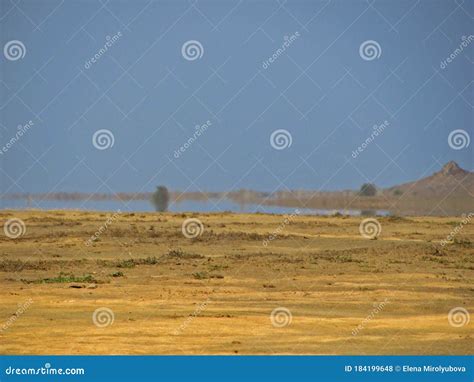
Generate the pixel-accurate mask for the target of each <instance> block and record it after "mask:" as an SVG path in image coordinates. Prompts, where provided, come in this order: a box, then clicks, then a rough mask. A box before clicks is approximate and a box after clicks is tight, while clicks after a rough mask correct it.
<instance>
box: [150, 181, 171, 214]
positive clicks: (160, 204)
mask: <svg viewBox="0 0 474 382" xmlns="http://www.w3.org/2000/svg"><path fill="white" fill-rule="evenodd" d="M169 201H170V194H169V192H168V189H167V188H166V187H165V186H158V187H156V191H155V192H154V193H153V195H152V196H151V203H152V204H153V206H154V207H155V210H156V211H158V212H164V211H166V210H168V204H169Z"/></svg>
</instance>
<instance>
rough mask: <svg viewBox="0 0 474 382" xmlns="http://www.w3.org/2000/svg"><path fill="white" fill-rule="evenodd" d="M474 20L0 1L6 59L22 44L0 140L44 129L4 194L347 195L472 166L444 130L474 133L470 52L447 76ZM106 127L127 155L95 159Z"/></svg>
mask: <svg viewBox="0 0 474 382" xmlns="http://www.w3.org/2000/svg"><path fill="white" fill-rule="evenodd" d="M472 16H474V3H473V2H470V1H465V2H464V3H462V2H461V1H458V2H454V1H432V0H421V1H412V0H410V1H380V0H376V1H372V2H367V1H355V0H347V1H335V0H333V1H328V0H327V1H286V2H284V1H280V2H276V1H259V2H256V1H252V2H250V1H160V2H155V1H113V0H112V1H105V0H103V1H102V2H100V1H84V0H83V1H64V2H62V1H60V0H59V1H56V0H54V1H49V0H48V1H42V0H37V1H24V0H20V1H18V2H15V3H14V2H10V1H6V0H0V20H1V21H0V28H1V33H0V36H1V40H0V43H1V44H2V51H3V50H4V49H3V47H5V46H6V45H7V44H8V43H9V42H10V41H20V42H21V43H22V44H23V46H24V52H23V53H24V56H23V54H21V57H19V58H18V57H13V58H14V59H12V57H11V56H10V58H8V57H7V56H8V54H5V52H3V55H1V56H0V80H1V82H0V105H1V108H0V122H1V126H0V131H1V146H4V145H6V143H7V142H9V141H10V140H11V139H12V138H13V137H15V136H16V134H17V131H18V128H17V126H18V125H20V124H21V125H24V124H26V123H27V122H28V121H30V120H31V121H32V122H33V125H32V126H31V127H30V128H29V129H28V131H27V132H26V133H25V134H23V135H22V136H21V137H20V138H19V139H18V140H16V141H15V142H14V144H13V145H11V147H9V148H8V149H7V151H6V152H5V150H4V151H3V154H1V155H0V167H1V172H0V180H1V188H0V190H1V192H2V193H5V192H8V193H10V192H58V191H82V192H117V191H130V192H131V191H151V190H153V189H154V187H155V186H156V185H158V184H164V185H167V186H168V187H169V188H170V189H173V190H182V191H184V190H188V191H198V190H202V191H217V190H233V189H240V188H250V189H257V190H265V191H274V190H278V189H280V190H286V189H322V190H339V189H352V188H358V187H359V186H360V185H361V184H362V183H364V182H366V181H372V182H375V183H376V184H377V185H378V186H381V187H387V186H391V185H394V184H397V183H402V182H407V181H410V180H413V179H417V178H419V177H422V176H426V175H428V174H430V173H432V172H434V171H436V170H438V169H439V168H440V167H441V165H442V164H444V163H445V162H447V161H449V160H455V161H457V162H458V163H459V164H460V165H461V166H462V167H464V168H466V169H469V170H471V171H472V170H473V169H474V164H473V163H474V162H473V147H474V142H473V143H471V144H470V145H469V146H467V147H464V148H462V149H459V150H455V149H453V148H451V147H450V145H449V142H448V136H449V134H450V133H451V132H452V131H453V130H458V129H459V130H464V133H467V135H468V137H469V138H471V137H472V135H473V129H472V126H473V105H474V99H473V83H472V81H473V69H472V62H473V61H474V51H473V47H474V44H473V43H469V44H467V46H466V47H463V49H462V52H461V53H457V54H455V58H453V59H451V62H449V63H448V64H447V65H445V68H441V67H440V65H441V63H442V62H443V61H444V60H446V58H447V57H449V56H450V55H451V54H452V53H453V52H455V50H456V48H459V46H460V44H461V43H462V41H463V40H462V38H463V36H466V37H468V36H470V35H472V34H473V33H474V31H473V28H472ZM119 32H120V33H119ZM114 36H115V37H114ZM291 36H293V37H292V39H291V43H290V44H288V46H287V47H286V48H285V49H284V51H280V53H276V52H277V51H278V49H279V48H281V47H282V45H283V44H284V42H285V37H287V38H290V37H291ZM108 38H110V39H111V40H112V39H113V42H112V43H109V44H110V46H109V47H107V50H106V51H105V52H103V53H99V52H100V50H101V48H103V47H104V45H105V44H106V42H107V41H111V40H108ZM188 41H198V42H199V44H200V46H199V45H195V46H197V49H198V55H197V57H194V56H192V57H187V58H188V59H187V58H186V57H184V56H183V54H182V47H183V44H185V43H186V42H188ZM366 41H374V42H376V44H375V45H374V43H369V45H370V44H372V46H373V47H375V56H367V55H366V56H364V54H362V55H361V52H360V47H361V44H364V42H366ZM201 47H202V49H201ZM21 49H22V47H21V46H20V50H21ZM368 52H369V54H370V51H368ZM96 54H98V57H99V58H97V59H96V60H95V61H96V62H95V63H92V64H89V65H87V64H86V63H87V62H89V63H90V60H91V58H92V57H94V56H95V55H96ZM274 54H275V56H274V57H276V58H275V59H274V60H273V62H272V63H270V64H269V65H266V66H267V67H266V68H264V66H265V65H263V63H264V62H266V61H267V60H268V59H269V58H270V57H272V56H273V55H274ZM363 56H364V57H363ZM96 57H97V56H96ZM16 58H18V59H16ZM189 58H191V59H189ZM194 58H195V59H194ZM87 66H89V67H88V68H87ZM207 121H210V122H211V123H210V125H209V126H208V127H207V129H205V131H204V132H202V134H200V135H199V136H196V134H195V132H196V125H202V124H204V123H206V122H207ZM384 121H388V123H389V124H388V127H386V128H385V129H384V130H383V133H382V134H380V135H378V136H377V137H375V139H374V140H373V141H372V142H371V143H370V144H368V145H367V147H366V148H365V149H364V150H363V152H361V153H360V154H359V155H358V156H357V157H356V158H354V157H353V156H352V152H353V150H356V149H357V147H358V146H360V145H361V144H362V142H364V141H365V140H366V139H367V138H368V137H370V136H371V134H372V131H373V126H374V125H375V124H377V125H380V124H382V123H383V122H384ZM102 129H106V130H109V131H110V133H111V134H112V135H113V146H111V147H109V148H107V149H104V150H99V149H97V148H96V147H95V146H94V144H93V142H92V137H93V136H94V133H96V132H97V131H98V130H102ZM280 129H283V130H286V131H287V132H288V133H289V135H291V145H290V146H289V147H286V148H283V149H281V150H277V149H275V148H274V147H273V146H272V145H271V143H270V136H271V135H272V133H273V132H274V131H275V130H280ZM190 138H192V139H193V141H192V143H191V144H190V146H189V147H187V148H186V149H185V150H184V152H182V155H180V156H179V158H176V157H175V156H174V155H173V153H174V152H175V150H178V149H179V148H180V147H181V146H183V145H184V144H185V142H187V141H188V140H189V139H190ZM4 147H5V146H4Z"/></svg>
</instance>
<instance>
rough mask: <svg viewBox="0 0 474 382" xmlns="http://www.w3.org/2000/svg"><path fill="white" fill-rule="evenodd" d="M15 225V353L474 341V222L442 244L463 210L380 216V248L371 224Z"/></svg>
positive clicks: (125, 216) (403, 347) (55, 216)
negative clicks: (191, 232) (366, 231)
mask: <svg viewBox="0 0 474 382" xmlns="http://www.w3.org/2000/svg"><path fill="white" fill-rule="evenodd" d="M0 217H1V221H2V224H3V223H4V222H6V221H7V220H8V219H12V218H17V219H21V220H22V221H23V222H24V223H25V228H26V231H25V232H24V234H23V235H21V236H20V237H18V238H9V237H7V236H6V235H4V234H3V232H2V235H0V285H1V288H0V301H1V304H0V353H1V354H469V353H470V352H472V347H473V345H474V342H473V338H474V334H473V331H472V329H473V322H472V321H474V318H473V319H472V320H470V322H468V321H469V318H470V317H469V312H470V313H471V315H472V313H473V312H474V299H473V295H474V293H473V292H474V286H473V282H472V281H473V275H474V258H473V255H474V223H473V222H471V223H469V224H465V225H461V227H462V228H461V229H460V231H459V232H458V233H457V234H456V235H455V240H454V242H453V243H450V244H448V245H446V246H444V247H442V246H441V245H440V241H441V240H443V239H445V238H446V237H447V235H449V234H450V232H451V231H453V229H455V227H460V224H461V222H462V219H461V218H460V217H452V218H434V217H426V218H424V217H419V218H398V217H378V218H377V220H378V221H379V223H380V225H381V227H382V231H381V234H380V236H379V237H378V239H377V240H370V239H367V238H364V237H362V236H361V235H360V233H359V224H360V222H361V221H362V220H363V219H364V218H362V217H343V216H339V217H314V216H295V217H291V218H289V219H288V220H285V217H284V216H281V215H263V214H256V215H246V214H230V213H229V214H167V213H165V214H158V213H156V214H155V213H135V214H129V213H119V214H117V215H116V216H115V217H112V214H105V213H88V212H79V211H68V212H65V211H56V212H54V211H53V212H41V211H3V212H2V213H0ZM108 218H109V220H107V219H108ZM189 218H198V219H200V221H201V222H202V223H203V227H204V230H203V232H202V234H201V235H200V236H199V237H197V238H186V237H185V236H184V235H183V233H182V223H183V222H184V221H185V220H186V219H189ZM101 227H102V228H101ZM101 231H103V232H101ZM95 232H99V235H98V236H99V238H98V239H97V240H95V241H94V243H93V244H92V245H90V246H88V245H86V241H87V240H88V239H89V238H90V237H91V235H93V234H94V233H95ZM271 235H273V236H271ZM264 242H265V243H266V245H264ZM461 308H462V309H461ZM453 309H455V310H453ZM463 309H465V310H463ZM450 311H452V313H451V315H450V314H449V312H450ZM94 312H96V313H95V315H94ZM272 312H274V313H273V314H272Z"/></svg>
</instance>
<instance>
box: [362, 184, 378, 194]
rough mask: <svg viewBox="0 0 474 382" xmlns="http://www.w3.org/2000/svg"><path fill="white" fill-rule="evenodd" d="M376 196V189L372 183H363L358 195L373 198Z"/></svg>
mask: <svg viewBox="0 0 474 382" xmlns="http://www.w3.org/2000/svg"><path fill="white" fill-rule="evenodd" d="M376 194H377V188H376V187H375V185H373V184H372V183H364V184H363V185H362V186H361V187H360V191H359V195H361V196H375V195H376Z"/></svg>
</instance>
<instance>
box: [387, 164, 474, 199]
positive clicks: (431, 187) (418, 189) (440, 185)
mask: <svg viewBox="0 0 474 382" xmlns="http://www.w3.org/2000/svg"><path fill="white" fill-rule="evenodd" d="M383 193H384V194H391V195H405V196H416V197H423V198H445V197H449V198H451V197H466V196H469V197H474V172H470V171H467V170H464V169H462V168H461V167H459V165H458V164H457V163H456V162H454V161H451V162H448V163H446V164H445V165H444V166H443V168H442V169H441V170H440V171H438V172H435V173H434V174H432V175H430V176H428V177H426V178H422V179H419V180H417V181H414V182H409V183H404V184H400V185H398V186H394V187H390V188H388V189H385V190H384V191H383Z"/></svg>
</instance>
